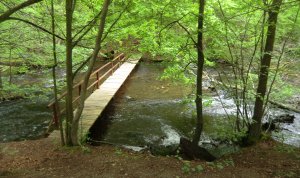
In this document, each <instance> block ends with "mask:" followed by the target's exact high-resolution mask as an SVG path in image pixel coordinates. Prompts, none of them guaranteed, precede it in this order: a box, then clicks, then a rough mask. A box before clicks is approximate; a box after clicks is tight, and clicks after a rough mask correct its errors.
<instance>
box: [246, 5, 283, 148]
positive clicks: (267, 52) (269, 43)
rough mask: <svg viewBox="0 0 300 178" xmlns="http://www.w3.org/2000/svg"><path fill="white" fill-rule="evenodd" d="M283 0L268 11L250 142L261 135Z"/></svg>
mask: <svg viewBox="0 0 300 178" xmlns="http://www.w3.org/2000/svg"><path fill="white" fill-rule="evenodd" d="M281 3H282V0H273V3H272V5H271V8H270V10H269V12H268V14H269V17H268V30H267V37H266V44H265V49H264V54H263V57H262V58H261V61H260V73H259V81H258V86H257V91H256V99H255V105H254V112H253V117H252V121H253V123H251V125H250V128H249V135H248V143H250V144H252V143H255V142H256V141H258V140H259V138H260V135H261V121H262V118H263V115H264V109H263V108H264V103H265V101H264V100H265V96H266V92H267V83H268V74H269V68H270V63H271V59H272V54H271V53H272V52H273V47H274V41H275V36H276V23H277V17H278V13H279V9H280V6H281Z"/></svg>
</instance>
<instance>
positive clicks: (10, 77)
mask: <svg viewBox="0 0 300 178" xmlns="http://www.w3.org/2000/svg"><path fill="white" fill-rule="evenodd" d="M11 48H12V47H10V48H9V84H10V85H11V83H12V71H11V68H12V65H11V50H12V49H11Z"/></svg>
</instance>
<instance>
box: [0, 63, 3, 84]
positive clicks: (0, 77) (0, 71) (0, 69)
mask: <svg viewBox="0 0 300 178" xmlns="http://www.w3.org/2000/svg"><path fill="white" fill-rule="evenodd" d="M0 88H3V82H2V68H1V67H0Z"/></svg>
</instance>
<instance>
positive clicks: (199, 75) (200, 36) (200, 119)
mask: <svg viewBox="0 0 300 178" xmlns="http://www.w3.org/2000/svg"><path fill="white" fill-rule="evenodd" d="M204 5H205V0H199V16H198V39H197V54H198V59H197V93H196V101H195V102H196V110H197V125H196V129H195V134H194V137H193V141H192V142H193V144H195V145H198V142H199V140H200V136H201V133H202V129H203V113H202V111H203V105H202V75H203V65H204V53H203V21H204Z"/></svg>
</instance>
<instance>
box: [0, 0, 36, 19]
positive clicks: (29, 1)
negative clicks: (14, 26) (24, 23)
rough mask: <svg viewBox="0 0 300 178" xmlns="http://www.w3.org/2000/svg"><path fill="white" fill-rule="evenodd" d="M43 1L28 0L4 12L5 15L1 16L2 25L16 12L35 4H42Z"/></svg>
mask: <svg viewBox="0 0 300 178" xmlns="http://www.w3.org/2000/svg"><path fill="white" fill-rule="evenodd" d="M41 1H42V0H27V1H25V2H23V3H21V4H19V5H17V6H15V7H13V8H11V9H9V10H7V11H6V12H4V13H3V14H1V15H0V23H1V22H4V21H5V20H8V18H9V17H10V16H11V15H12V14H13V13H15V12H17V11H18V10H20V9H23V8H25V7H28V6H30V5H33V4H35V3H38V2H41Z"/></svg>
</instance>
